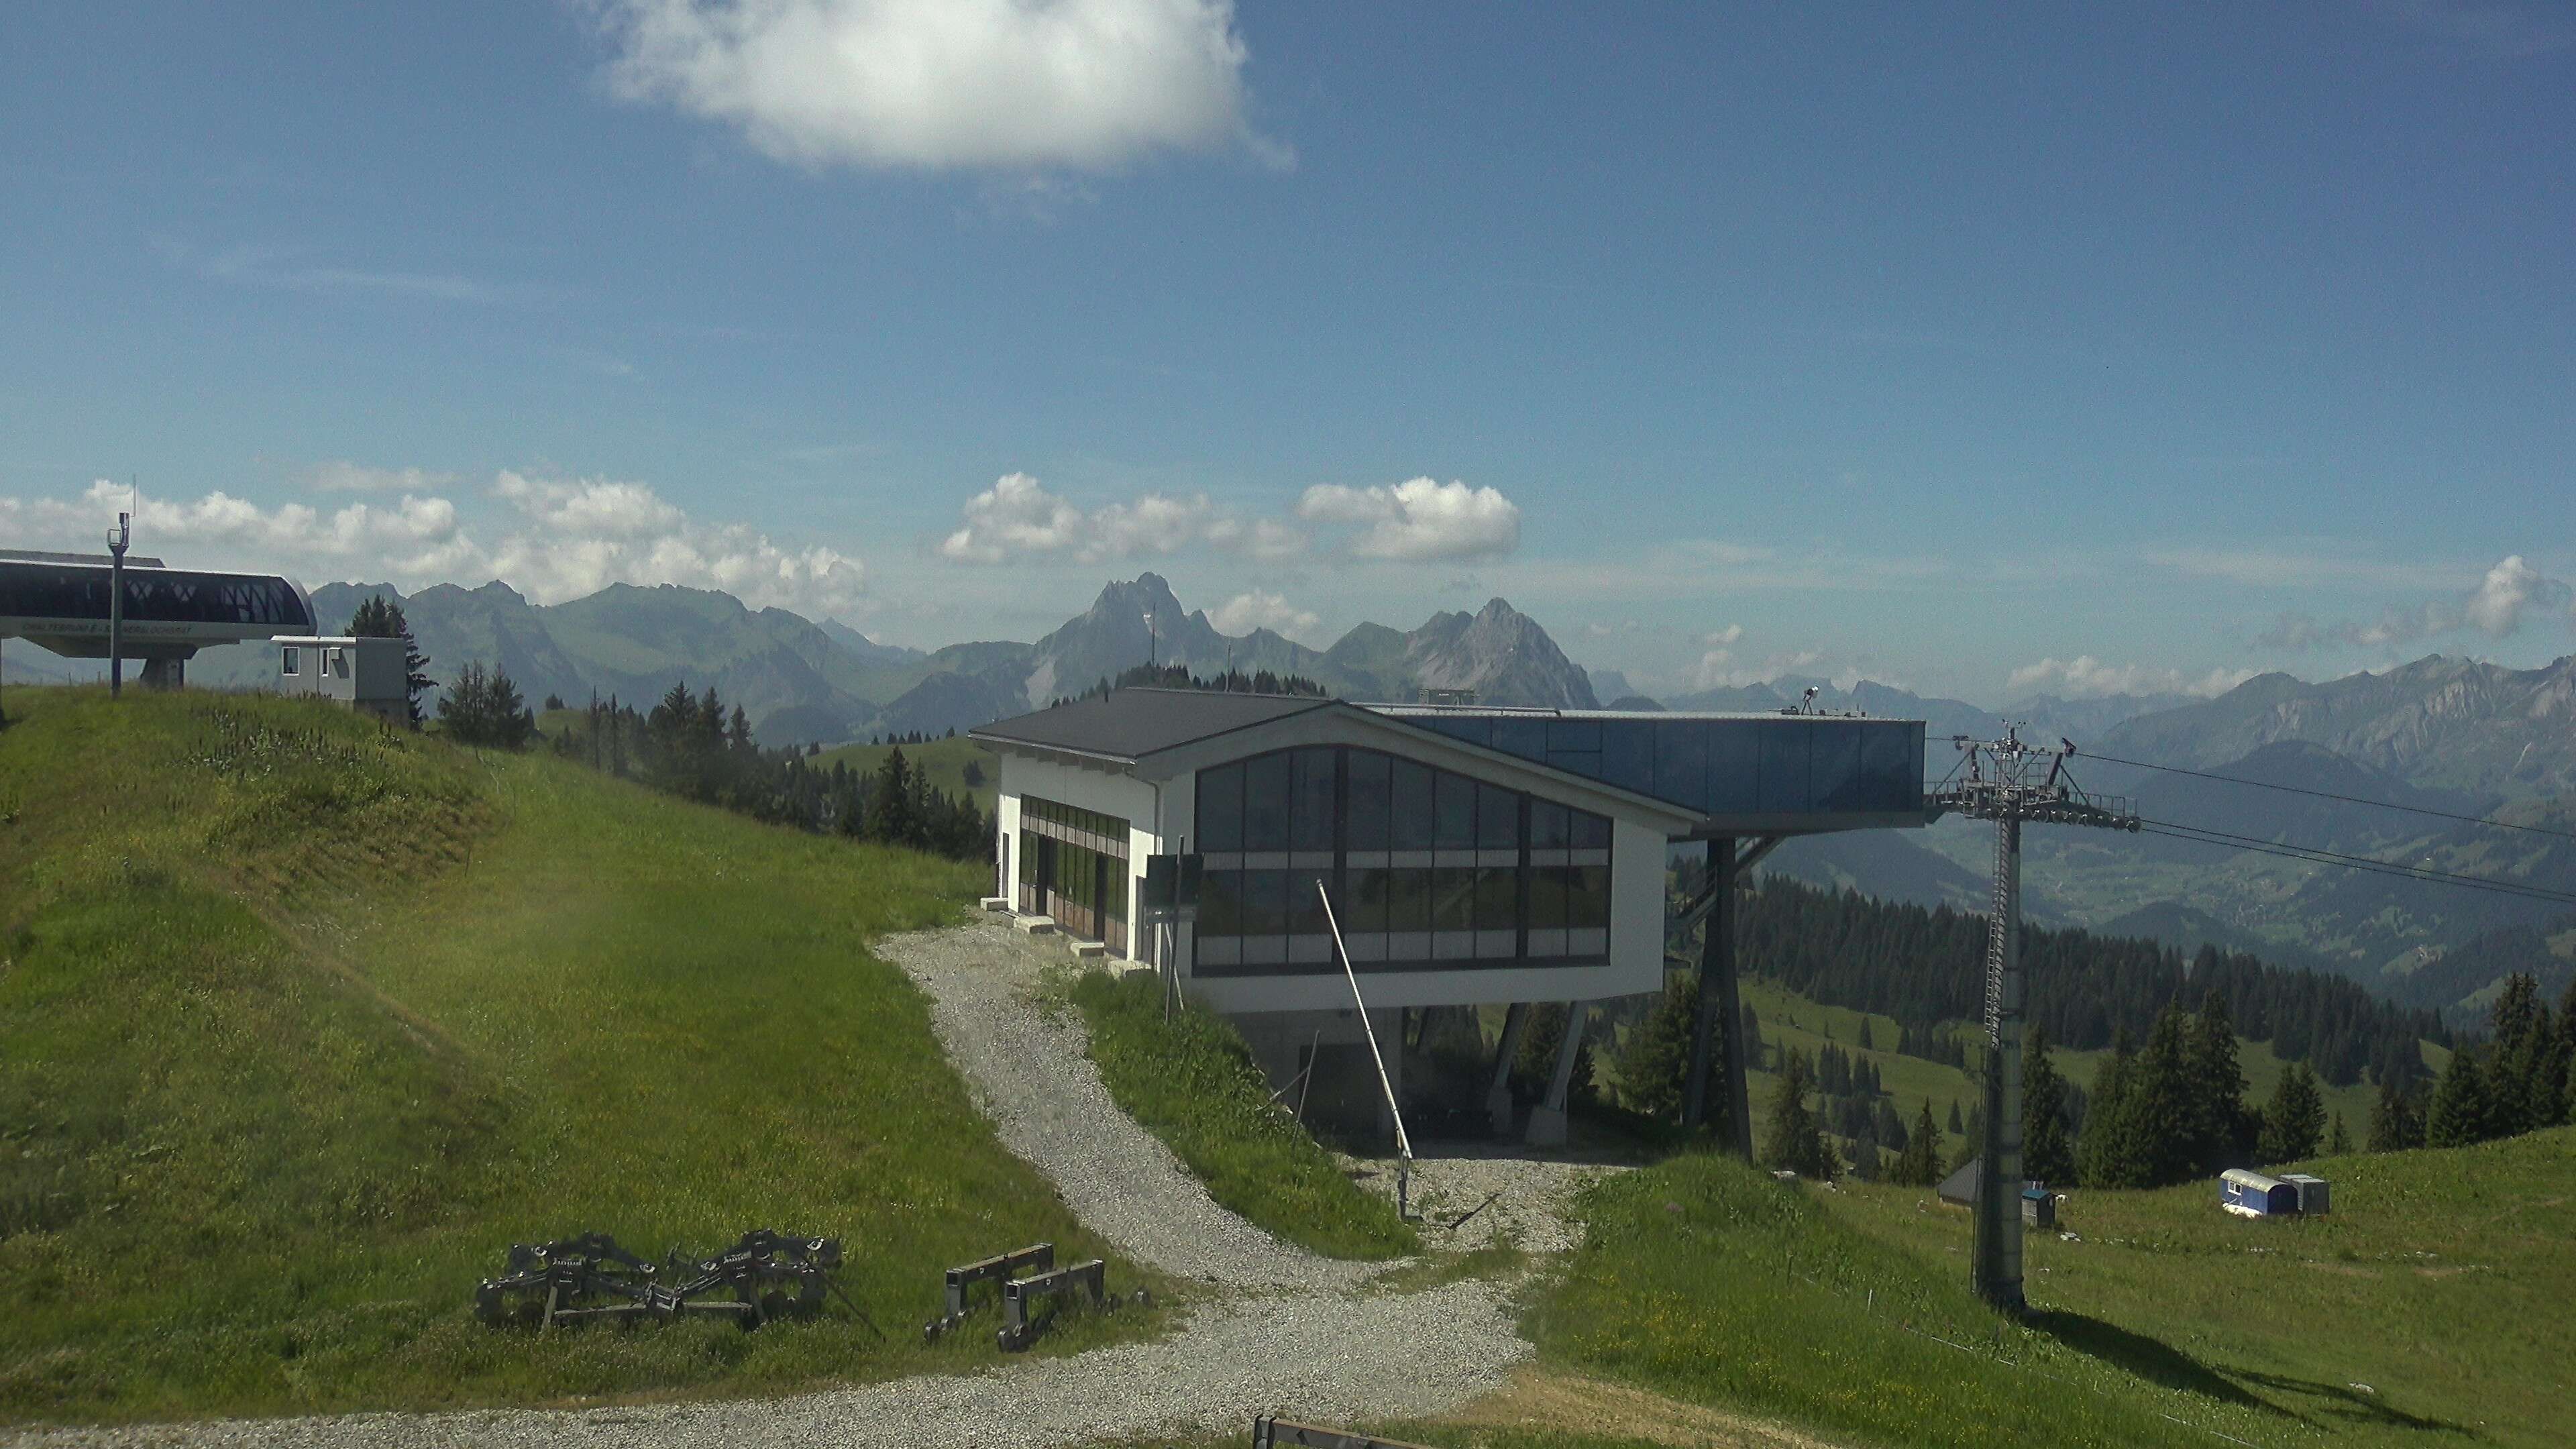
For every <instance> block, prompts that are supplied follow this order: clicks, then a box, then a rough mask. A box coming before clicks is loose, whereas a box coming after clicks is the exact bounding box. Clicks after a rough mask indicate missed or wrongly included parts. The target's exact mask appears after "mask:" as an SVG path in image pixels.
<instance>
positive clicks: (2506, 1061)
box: [2487, 972, 2560, 1137]
mask: <svg viewBox="0 0 2576 1449" xmlns="http://www.w3.org/2000/svg"><path fill="white" fill-rule="evenodd" d="M2493 1037H2494V1042H2495V1045H2494V1055H2493V1056H2492V1057H2490V1058H2489V1059H2488V1075H2487V1102H2488V1112H2489V1114H2490V1118H2491V1123H2490V1130H2491V1131H2492V1132H2493V1133H2494V1135H2496V1136H2498V1137H2510V1136H2512V1135H2514V1134H2516V1133H2519V1132H2528V1131H2530V1130H2531V1129H2533V1128H2535V1127H2542V1126H2546V1125H2548V1124H2549V1123H2550V1122H2551V1121H2552V1120H2554V1119H2555V1118H2556V1117H2557V1115H2558V1111H2557V1109H2558V1099H2559V1097H2560V1092H2559V1083H2558V1080H2557V1078H2556V1076H2555V1075H2554V1072H2553V1069H2554V1068H2555V1066H2556V1058H2557V1047H2558V1040H2557V1038H2558V1033H2557V1032H2556V1031H2555V1030H2554V1029H2552V1027H2551V1025H2550V1021H2549V1008H2548V1007H2547V1006H2545V1005H2543V1004H2542V1003H2541V1000H2540V983H2539V982H2538V981H2536V980H2534V979H2533V978H2532V977H2530V976H2528V975H2525V974H2523V973H2521V972H2516V973H2514V974H2513V975H2511V976H2508V977H2506V978H2505V983H2504V990H2503V992H2502V993H2500V994H2499V995H2498V996H2497V997H2496V1003H2495V1030H2494V1033H2493Z"/></svg>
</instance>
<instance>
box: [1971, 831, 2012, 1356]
mask: <svg viewBox="0 0 2576 1449" xmlns="http://www.w3.org/2000/svg"><path fill="white" fill-rule="evenodd" d="M2021 1029H2022V976H2021V821H2020V820H2018V819H2015V818H2012V817H2010V816H2007V817H2005V818H2004V819H2001V820H1998V821H1996V822H1995V890H1994V913H1993V915H1992V916H1990V917H1989V918H1988V920H1987V923H1986V1080H1985V1112H1986V1124H1985V1127H1986V1140H1985V1143H1984V1145H1983V1147H1982V1148H1981V1149H1980V1152H1979V1156H1978V1173H1977V1255H1976V1259H1975V1266H1976V1275H1975V1276H1976V1289H1977V1293H1978V1295H1979V1296H1981V1297H1983V1298H1984V1299H1985V1300H1986V1301H1987V1302H1989V1303H1992V1304H1994V1305H1995V1306H1996V1307H1998V1308H2004V1309H2011V1310H2019V1309H2020V1308H2021V1306H2022V1301H2023V1300H2022V1287H2021V1277H2022V1274H2021V1181H2022V1178H2021V1139H2022V1120H2021Z"/></svg>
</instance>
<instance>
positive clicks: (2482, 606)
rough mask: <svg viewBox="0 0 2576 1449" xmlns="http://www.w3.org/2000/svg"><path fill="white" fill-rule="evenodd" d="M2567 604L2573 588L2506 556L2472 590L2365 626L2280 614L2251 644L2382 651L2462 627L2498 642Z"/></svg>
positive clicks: (2387, 612) (2520, 559) (2574, 595)
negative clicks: (2539, 613)
mask: <svg viewBox="0 0 2576 1449" xmlns="http://www.w3.org/2000/svg"><path fill="white" fill-rule="evenodd" d="M2571 600H2576V589H2571V588H2570V587H2569V586H2568V584H2567V583H2566V581H2564V580H2562V579H2554V578H2551V577H2549V576H2548V575H2547V574H2544V573H2542V572H2541V571H2540V570H2538V569H2536V568H2533V567H2532V566H2531V565H2530V564H2528V563H2526V562H2524V561H2523V557H2522V555H2520V554H2510V555H2507V556H2506V557H2504V558H2502V559H2500V560H2498V561H2497V562H2496V564H2495V566H2494V567H2493V568H2490V569H2488V570H2487V571H2486V574H2485V576H2484V577H2482V578H2481V579H2479V580H2478V583H2477V585H2476V586H2475V587H2474V588H2471V589H2469V590H2467V591H2465V592H2464V593H2460V594H2457V595H2454V596H2452V597H2450V598H2441V599H2428V600H2426V601H2425V602H2423V603H2420V604H2416V605H2414V606H2412V607H2410V608H2403V609H2388V610H2384V611H2382V612H2381V614H2380V616H2379V617H2378V618H2377V619H2375V620H2373V621H2371V622H2370V623H2367V624H2362V623H2354V622H2346V623H2340V624H2320V623H2318V622H2317V621H2316V620H2315V619H2313V618H2310V617H2309V616H2307V615H2305V614H2283V615H2281V616H2280V618H2279V619H2278V620H2277V621H2276V622H2275V623H2274V624H2273V626H2272V628H2270V629H2268V630H2266V631H2265V632H2264V633H2263V635H2262V636H2261V638H2260V639H2258V640H2257V641H2256V642H2258V643H2260V644H2263V645H2266V646H2268V647H2271V648H2275V649H2290V650H2303V649H2313V648H2317V647H2320V646H2323V645H2326V644H2347V645H2354V646H2357V647H2360V648H2365V649H2384V648H2391V647H2399V646H2403V645H2408V644H2413V643H2415V642H2417V641H2418V640H2423V639H2430V638H2434V637H2437V636H2439V635H2443V634H2456V633H2459V632H2461V631H2462V630H2466V629H2475V630H2477V631H2479V632H2480V633H2483V634H2485V635H2486V636H2487V637H2489V638H2491V639H2502V638H2506V637H2508V636H2510V635H2512V634H2515V633H2518V632H2520V631H2521V629H2522V626H2523V623H2524V621H2525V618H2526V616H2527V615H2529V614H2530V613H2532V612H2533V611H2534V610H2563V609H2565V608H2567V607H2568V605H2569V603H2570V601H2571Z"/></svg>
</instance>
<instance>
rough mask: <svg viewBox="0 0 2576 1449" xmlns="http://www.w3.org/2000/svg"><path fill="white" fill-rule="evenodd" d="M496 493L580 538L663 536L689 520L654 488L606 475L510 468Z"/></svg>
mask: <svg viewBox="0 0 2576 1449" xmlns="http://www.w3.org/2000/svg"><path fill="white" fill-rule="evenodd" d="M492 492H493V495H494V496H495V497H498V498H501V499H504V500H506V501H508V502H510V503H512V504H514V505H516V506H517V508H518V510H519V511H520V512H521V513H524V514H526V515H527V516H528V517H530V518H532V519H534V520H536V521H537V522H538V523H541V524H543V525H545V526H546V527H548V528H550V529H556V530H559V531H561V532H564V533H569V534H573V535H576V536H599V537H606V538H621V539H650V538H657V537H660V536H662V535H665V534H669V533H672V532H675V531H677V530H679V529H680V528H681V527H682V526H683V525H684V524H685V523H686V522H687V519H688V515H686V514H684V513H682V512H681V511H680V510H679V507H678V506H677V505H675V504H672V503H668V502H665V501H664V500H663V498H662V496H661V495H660V494H657V493H655V492H654V491H653V490H652V489H651V488H648V487H646V486H645V485H643V484H641V483H621V482H616V481H614V480H611V479H606V478H530V477H528V476H526V475H525V474H522V473H514V472H512V471H510V470H509V469H507V468H504V469H502V470H501V472H500V475H499V476H498V477H496V478H494V479H493V480H492Z"/></svg>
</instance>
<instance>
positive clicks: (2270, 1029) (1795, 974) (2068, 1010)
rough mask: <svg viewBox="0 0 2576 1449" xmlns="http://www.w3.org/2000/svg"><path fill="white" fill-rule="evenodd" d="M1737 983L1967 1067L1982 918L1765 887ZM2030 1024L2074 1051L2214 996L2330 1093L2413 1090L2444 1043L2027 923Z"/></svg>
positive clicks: (2331, 1005)
mask: <svg viewBox="0 0 2576 1449" xmlns="http://www.w3.org/2000/svg"><path fill="white" fill-rule="evenodd" d="M1740 919H1741V928H1740V929H1741V931H1742V935H1741V938H1740V943H1741V944H1740V948H1739V957H1738V959H1739V960H1740V961H1741V962H1742V965H1743V969H1745V970H1747V971H1749V972H1751V973H1753V974H1756V975H1759V976H1762V977H1764V978H1767V979H1770V980H1774V981H1777V982H1779V983H1780V984H1781V985H1783V986H1785V987H1787V988H1788V989H1790V990H1792V991H1795V992H1797V993H1799V994H1800V995H1802V996H1806V997H1808V998H1810V999H1812V1000H1815V1001H1818V1002H1822V1003H1824V1004H1826V1005H1830V1006H1847V1007H1851V1008H1854V1009H1855V1010H1860V1011H1873V1012H1879V1013H1882V1014H1885V1015H1888V1016H1893V1017H1895V1018H1896V1019H1897V1021H1898V1023H1899V1035H1900V1042H1899V1049H1900V1050H1903V1051H1907V1052H1909V1053H1910V1054H1913V1055H1919V1056H1924V1057H1927V1058H1929V1059H1931V1060H1936V1061H1947V1062H1949V1063H1950V1064H1951V1065H1954V1066H1957V1065H1964V1064H1965V1062H1964V1053H1963V1051H1962V1050H1961V1049H1960V1048H1959V1047H1958V1046H1957V1045H1956V1042H1955V1038H1954V1037H1953V1036H1952V1034H1951V1033H1949V1032H1947V1031H1946V1030H1944V1029H1943V1028H1942V1023H1945V1022H1953V1021H1969V1020H1975V1019H1977V1018H1978V1017H1979V1016H1980V1015H1981V1014H1982V1013H1983V1011H1984V1003H1985V952H1986V918H1985V917H1984V916H1983V915H1981V914H1976V913H1972V912H1965V911H1955V910H1952V909H1950V908H1949V907H1947V906H1941V907H1937V908H1933V909H1926V908H1924V907H1921V906H1914V905H1904V904H1898V903H1893V902H1887V901H1879V900H1873V899H1870V898H1869V897H1866V896H1863V895H1860V894H1859V893H1857V892H1854V891H1847V890H1846V891H1831V890H1823V889H1819V888H1817V887H1815V886H1811V885H1808V884H1806V883H1804V882H1801V881H1796V880H1791V879H1789V878H1787V877H1785V876H1780V875H1766V876H1764V877H1763V878H1762V879H1761V881H1760V882H1759V883H1758V884H1757V885H1756V886H1755V888H1754V890H1753V891H1752V893H1751V895H1750V896H1749V897H1748V898H1747V899H1746V900H1745V902H1744V905H1743V908H1742V910H1741V912H1740ZM2021 951H2022V962H2023V965H2024V967H2025V968H2026V969H2027V971H2028V972H2029V981H2030V993H2029V1003H2028V1008H2027V1012H2028V1020H2029V1021H2030V1022H2031V1024H2033V1025H2034V1026H2037V1027H2040V1028H2042V1029H2043V1030H2044V1031H2045V1032H2046V1033H2047V1036H2048V1039H2049V1040H2051V1041H2054V1042H2057V1043H2059V1044H2061V1045H2063V1046H2067V1047H2072V1048H2075V1049H2078V1050H2085V1051H2090V1050H2096V1049H2099V1048H2102V1047H2106V1046H2110V1045H2111V1044H2112V1043H2113V1040H2114V1038H2115V1037H2116V1036H2117V1035H2118V1034H2119V1033H2120V1032H2122V1031H2126V1032H2128V1033H2129V1034H2130V1036H2131V1038H2132V1039H2133V1040H2139V1039H2143V1038H2145V1037H2146V1036H2147V1035H2148V1034H2149V1033H2150V1032H2151V1031H2152V1030H2153V1029H2154V1026H2155V1024H2156V1020H2157V1018H2158V1016H2159V1015H2160V1014H2161V1013H2162V1012H2163V1011H2164V1010H2165V1009H2166V1008H2167V1007H2168V1006H2170V1005H2171V1004H2173V1003H2174V1002H2175V1001H2177V1000H2180V999H2183V998H2184V997H2185V995H2186V994H2188V995H2189V996H2191V997H2192V998H2194V999H2197V998H2198V997H2200V996H2202V995H2205V994H2207V993H2209V992H2212V991H2215V992H2217V993H2219V994H2220V995H2222V996H2223V997H2224V998H2225V1000H2226V1007H2227V1012H2228V1015H2229V1017H2230V1019H2232V1020H2233V1021H2235V1022H2236V1023H2237V1027H2238V1029H2239V1030H2240V1031H2241V1032H2242V1033H2243V1034H2244V1035H2245V1036H2247V1037H2250V1038H2252V1039H2254V1040H2257V1041H2264V1042H2268V1043H2270V1045H2271V1047H2272V1050H2273V1052H2274V1053H2275V1054H2276V1055H2278V1056H2281V1057H2282V1058H2284V1059H2290V1060H2302V1061H2305V1062H2307V1063H2308V1064H2309V1065H2310V1066H2311V1067H2312V1068H2313V1069H2314V1070H2315V1072H2316V1074H2317V1075H2318V1076H2319V1077H2321V1078H2322V1079H2324V1080H2325V1081H2327V1082H2329V1083H2332V1084H2334V1085H2336V1086H2349V1085H2351V1084H2353V1083H2355V1082H2358V1081H2360V1080H2362V1079H2363V1077H2364V1076H2365V1074H2367V1076H2368V1077H2369V1079H2370V1080H2372V1081H2374V1082H2384V1083H2398V1084H2403V1083H2406V1082H2411V1081H2413V1080H2414V1079H2415V1078H2417V1077H2419V1076H2421V1075H2422V1074H2423V1071H2424V1067H2423V1058H2422V1054H2421V1048H2420V1047H2419V1046H2418V1045H2417V1043H2418V1042H2419V1040H2432V1041H2436V1042H2441V1043H2444V1044H2448V1043H2449V1042H2450V1041H2451V1039H2452V1037H2451V1033H2450V1031H2449V1029H2448V1028H2446V1027H2444V1026H2443V1024H2442V1022H2441V1020H2440V1018H2439V1017H2438V1016H2437V1015H2436V1014H2435V1013H2433V1012H2431V1011H2426V1010H2409V1009H2405V1008H2400V1007H2396V1006H2391V1005H2389V1004H2388V1003H2386V1002H2383V1001H2381V1000H2379V999H2377V998H2376V997H2373V996H2372V995H2371V994H2370V993H2369V992H2368V991H2365V990H2364V989H2362V987H2361V986H2360V985H2358V984H2357V983H2354V982H2351V981H2347V980H2344V979H2342V978H2341V977H2336V976H2331V975H2328V974H2326V973H2324V972H2320V971H2308V970H2298V971H2292V970H2285V969H2283V968H2281V967H2278V966H2273V965H2270V964H2268V963H2266V962H2264V961H2263V960H2262V959H2261V958H2259V957H2256V956H2251V955H2247V954H2245V953H2243V952H2235V951H2220V950H2218V949H2216V948H2215V947H2203V948H2202V949H2201V950H2200V951H2199V952H2198V953H2197V954H2196V955H2193V956H2191V957H2189V958H2186V957H2184V956H2183V955H2182V953H2181V952H2179V951H2176V950H2174V949H2173V948H2172V947H2170V946H2166V945H2163V944H2161V943H2159V942H2155V941H2147V940H2131V939H2122V938H2117V937H2106V936H2096V935H2094V934H2092V933H2091V932H2089V931H2083V930H2075V929H2068V930H2053V929H2049V928H2046V927H2040V926H2033V925H2029V924H2027V923H2025V924H2024V925H2023V927H2022V937H2021Z"/></svg>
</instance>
